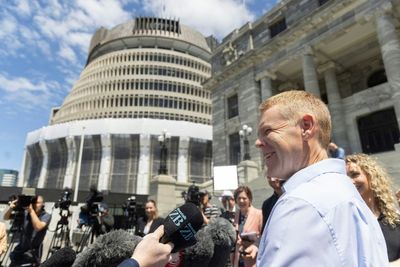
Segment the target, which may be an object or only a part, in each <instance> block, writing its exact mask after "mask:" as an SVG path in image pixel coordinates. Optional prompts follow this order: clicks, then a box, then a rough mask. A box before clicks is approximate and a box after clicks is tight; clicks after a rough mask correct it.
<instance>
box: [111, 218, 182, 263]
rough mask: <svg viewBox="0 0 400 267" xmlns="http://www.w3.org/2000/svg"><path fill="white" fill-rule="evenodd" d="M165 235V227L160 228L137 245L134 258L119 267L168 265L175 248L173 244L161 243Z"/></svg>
mask: <svg viewBox="0 0 400 267" xmlns="http://www.w3.org/2000/svg"><path fill="white" fill-rule="evenodd" d="M163 235H164V226H163V225H162V226H160V227H158V228H157V230H156V231H155V232H153V233H151V234H148V235H146V236H145V237H144V238H143V240H142V241H141V242H140V243H139V244H138V245H137V247H136V248H135V251H134V252H133V255H132V258H130V259H128V260H125V261H123V262H122V263H121V264H119V265H118V267H139V266H140V267H163V266H165V264H167V262H168V260H169V258H170V255H171V251H172V249H173V247H174V245H173V244H172V243H168V244H162V243H160V241H159V240H160V239H161V237H162V236H163Z"/></svg>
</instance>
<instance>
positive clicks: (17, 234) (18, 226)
mask: <svg viewBox="0 0 400 267" xmlns="http://www.w3.org/2000/svg"><path fill="white" fill-rule="evenodd" d="M24 216H25V213H24V212H23V211H17V212H15V213H14V219H13V222H12V224H11V227H10V231H9V232H8V236H7V240H10V245H9V246H8V248H7V250H6V252H5V253H4V254H3V256H2V257H1V258H0V267H1V266H7V262H8V259H9V256H10V253H11V251H13V250H14V247H15V243H16V241H17V240H19V241H20V240H21V238H22V234H23V228H24ZM3 263H4V265H3Z"/></svg>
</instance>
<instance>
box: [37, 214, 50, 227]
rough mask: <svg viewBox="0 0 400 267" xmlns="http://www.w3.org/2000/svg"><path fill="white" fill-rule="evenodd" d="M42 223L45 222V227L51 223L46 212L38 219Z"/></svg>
mask: <svg viewBox="0 0 400 267" xmlns="http://www.w3.org/2000/svg"><path fill="white" fill-rule="evenodd" d="M39 219H40V220H41V221H42V222H45V223H46V225H49V224H50V221H51V215H50V214H49V213H47V212H45V213H44V214H43V215H42V216H40V218H39Z"/></svg>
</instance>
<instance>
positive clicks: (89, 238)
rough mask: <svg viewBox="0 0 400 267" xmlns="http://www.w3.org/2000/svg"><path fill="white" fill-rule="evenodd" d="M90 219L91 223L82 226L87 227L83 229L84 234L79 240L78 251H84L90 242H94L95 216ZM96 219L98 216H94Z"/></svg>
mask: <svg viewBox="0 0 400 267" xmlns="http://www.w3.org/2000/svg"><path fill="white" fill-rule="evenodd" d="M91 219H92V220H91V221H90V223H89V224H87V225H84V226H82V227H85V230H84V231H83V235H82V238H81V241H80V242H79V245H78V247H77V249H76V253H79V252H82V250H83V248H84V247H86V246H87V245H89V244H92V243H93V240H94V236H95V228H94V226H93V218H91ZM94 219H96V218H94Z"/></svg>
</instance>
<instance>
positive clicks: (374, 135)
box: [357, 108, 400, 154]
mask: <svg viewBox="0 0 400 267" xmlns="http://www.w3.org/2000/svg"><path fill="white" fill-rule="evenodd" d="M357 123H358V132H359V134H360V139H361V146H362V150H363V152H364V153H366V154H370V153H378V152H384V151H391V150H394V144H396V143H399V142H400V133H399V125H398V123H397V118H396V114H395V111H394V108H389V109H385V110H380V111H376V112H374V113H372V114H369V115H367V116H364V117H361V118H359V119H358V120H357Z"/></svg>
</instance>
